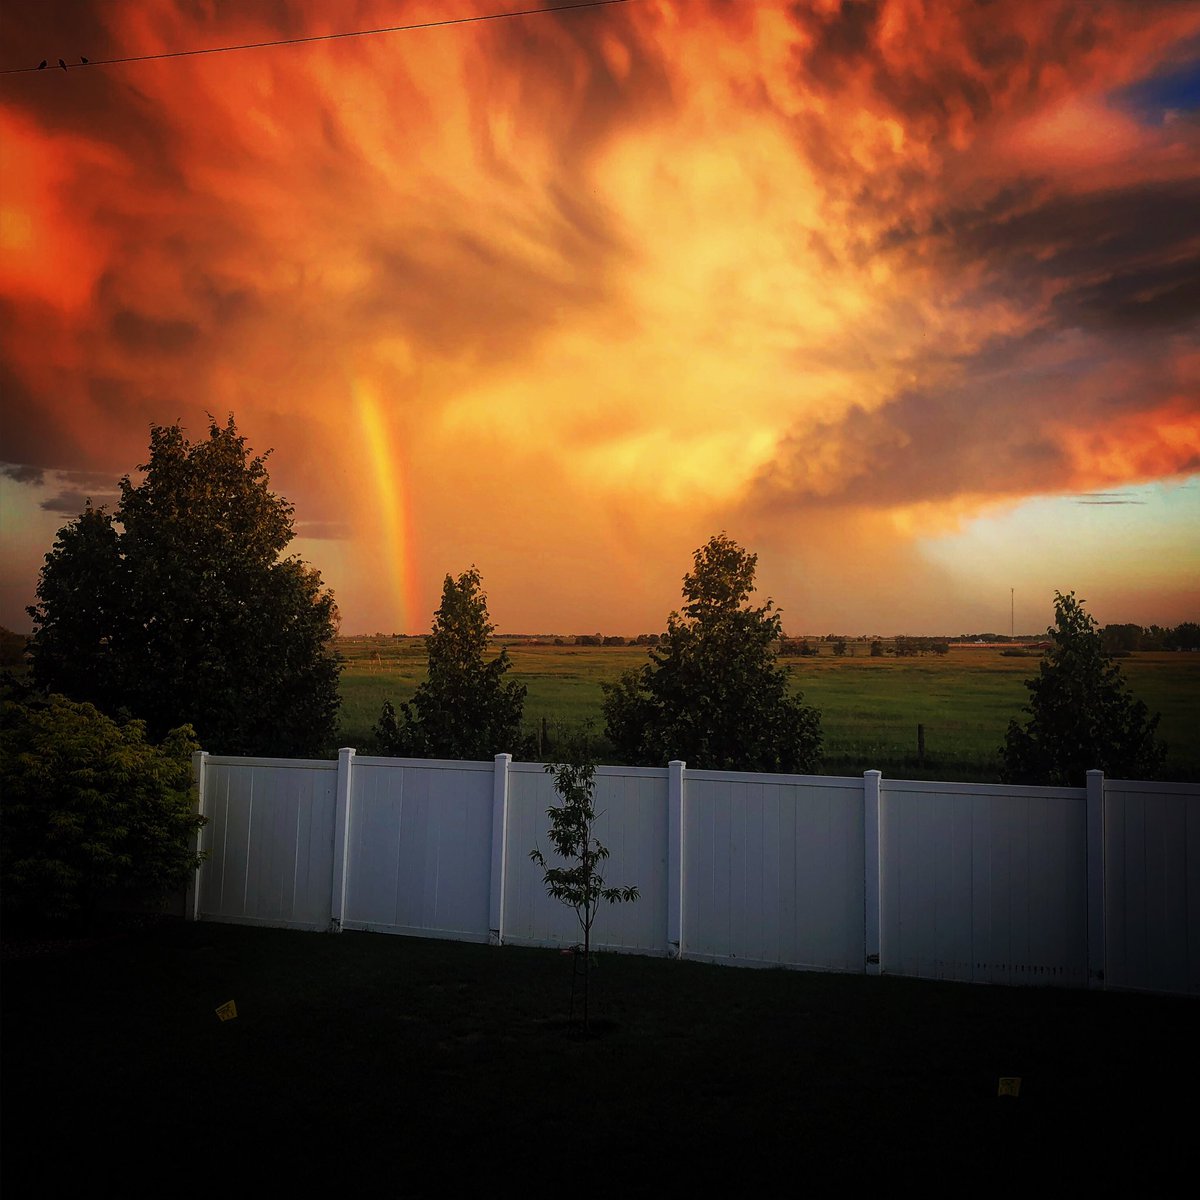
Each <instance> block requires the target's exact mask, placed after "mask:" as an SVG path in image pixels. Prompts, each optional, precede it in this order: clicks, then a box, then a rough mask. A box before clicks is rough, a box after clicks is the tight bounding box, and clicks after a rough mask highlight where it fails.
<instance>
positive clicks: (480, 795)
mask: <svg viewBox="0 0 1200 1200" xmlns="http://www.w3.org/2000/svg"><path fill="white" fill-rule="evenodd" d="M492 779H493V764H491V763H462V762H459V763H438V762H429V761H426V762H413V761H400V760H396V759H386V758H356V759H355V760H354V766H353V771H352V774H351V780H352V783H351V791H350V828H349V834H348V837H347V844H348V846H349V862H348V868H347V885H346V918H345V921H344V922H343V924H344V925H345V926H346V928H348V929H374V930H380V931H385V932H391V933H409V934H422V935H426V936H429V937H447V938H455V939H459V940H465V941H486V940H487V936H488V890H489V880H490V877H491V876H490V872H491V840H492Z"/></svg>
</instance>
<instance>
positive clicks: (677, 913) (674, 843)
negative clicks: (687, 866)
mask: <svg viewBox="0 0 1200 1200" xmlns="http://www.w3.org/2000/svg"><path fill="white" fill-rule="evenodd" d="M686 765H687V764H686V763H684V762H682V761H680V760H679V759H672V761H671V762H670V764H669V765H668V767H667V771H668V772H669V774H668V776H667V957H668V958H682V957H683V948H684V943H683V849H684V847H683V838H684V833H683V788H684V771H685V768H686Z"/></svg>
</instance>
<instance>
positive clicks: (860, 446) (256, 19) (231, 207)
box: [0, 0, 1200, 635]
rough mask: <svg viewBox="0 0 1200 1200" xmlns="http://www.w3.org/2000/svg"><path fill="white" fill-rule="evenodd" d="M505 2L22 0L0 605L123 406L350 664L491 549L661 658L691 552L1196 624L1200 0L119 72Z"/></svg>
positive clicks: (13, 103) (8, 178) (475, 40)
mask: <svg viewBox="0 0 1200 1200" xmlns="http://www.w3.org/2000/svg"><path fill="white" fill-rule="evenodd" d="M534 6H535V2H534V0H524V2H523V3H512V2H511V0H437V2H436V3H433V2H418V0H357V2H355V0H344V2H341V3H338V4H323V5H312V4H307V3H302V2H300V0H241V2H239V3H238V4H236V5H230V4H219V3H216V2H215V0H94V2H92V3H87V2H83V0H73V2H65V0H64V2H55V0H45V2H43V3H39V4H37V5H21V6H17V5H11V6H9V7H8V10H7V12H6V14H5V19H4V35H5V36H4V39H3V44H2V45H0V72H2V73H0V245H2V247H3V252H2V254H0V403H2V405H3V408H2V424H0V462H2V463H3V464H4V465H3V466H2V467H0V552H2V554H0V564H2V565H0V571H2V574H0V624H3V625H5V626H7V627H9V628H14V629H22V630H27V629H28V628H29V627H30V622H29V619H28V617H27V616H26V614H25V612H24V609H25V606H26V605H28V604H30V603H32V601H33V599H34V592H35V588H36V585H37V576H38V571H39V569H40V567H41V564H42V559H43V556H44V555H45V553H46V552H47V551H48V550H49V549H50V547H51V545H52V544H53V541H54V537H55V533H56V531H57V530H58V529H59V528H60V527H61V526H62V525H64V524H65V523H66V522H68V521H69V520H71V519H72V518H73V517H74V516H76V515H78V513H79V511H80V510H81V508H82V506H83V504H84V502H85V501H86V500H87V499H88V498H91V499H92V500H93V502H95V503H98V504H99V503H105V502H108V503H110V504H111V503H112V501H113V500H114V498H115V496H116V492H117V487H116V483H117V480H118V479H119V478H120V477H121V476H122V475H125V474H130V475H132V476H133V477H134V478H135V479H136V478H137V467H138V464H140V463H143V462H144V461H145V458H146V454H147V447H148V444H149V430H150V427H151V425H152V424H170V423H172V422H175V421H180V422H182V423H183V425H184V426H185V427H186V429H187V430H188V432H189V435H190V436H192V437H193V438H202V437H204V436H206V434H207V427H208V416H207V414H213V415H214V416H215V417H216V418H217V419H218V420H219V421H221V422H222V423H223V422H224V419H225V417H226V415H227V414H229V413H232V414H233V415H234V417H235V419H236V421H237V424H238V427H239V429H240V431H241V432H242V433H243V434H245V435H246V436H247V438H248V440H249V443H250V445H251V447H252V448H253V449H254V450H256V451H263V450H267V449H268V448H270V449H271V450H272V451H273V453H272V455H271V458H270V460H269V465H270V471H271V480H272V485H273V487H274V488H275V489H276V490H277V491H278V492H280V493H281V494H282V495H284V496H285V497H286V498H287V499H288V500H289V501H290V502H291V503H292V504H293V505H294V507H295V512H296V525H297V533H298V537H297V539H296V541H295V542H294V543H293V547H292V548H293V549H294V550H295V551H296V552H297V553H299V554H300V555H301V556H302V557H303V558H305V559H306V560H307V561H308V562H310V563H311V564H312V565H314V566H315V567H317V568H318V569H319V570H320V571H321V573H322V576H323V577H324V579H325V580H326V582H327V583H328V584H329V585H330V586H331V587H332V588H333V589H334V591H335V594H336V597H337V601H338V605H339V609H340V611H341V615H342V631H343V632H344V633H369V632H376V631H379V632H385V633H388V632H397V633H406V632H407V633H419V632H423V631H427V630H428V628H429V624H430V620H431V617H432V614H433V610H434V609H435V608H436V606H437V603H438V600H439V597H440V591H441V583H442V580H443V578H444V576H445V575H446V574H447V573H452V574H455V575H457V574H458V573H460V572H462V571H464V570H466V569H467V568H468V567H469V566H471V565H472V564H474V565H476V566H477V567H478V568H479V570H480V572H481V575H482V578H483V583H484V586H485V589H486V591H487V593H488V601H489V610H490V613H491V617H492V619H493V621H494V622H495V623H496V625H497V626H498V629H499V630H500V632H530V633H532V632H593V631H600V632H604V633H611V634H617V633H620V634H627V635H628V634H636V633H640V632H650V631H658V630H661V629H663V628H664V627H665V623H666V616H667V613H668V612H669V611H670V610H671V609H673V608H677V607H678V606H679V604H680V602H681V601H680V582H681V579H682V577H683V575H684V573H685V572H686V571H687V570H688V569H689V568H690V566H691V561H692V553H693V551H694V550H695V549H696V548H697V547H698V546H700V545H701V544H702V543H704V542H705V541H706V540H707V539H708V538H709V537H710V536H712V535H713V534H715V533H717V532H720V531H724V532H726V533H728V534H729V536H731V537H733V538H735V539H736V540H737V541H738V542H739V543H741V544H742V545H743V546H745V547H746V548H747V549H748V550H751V551H753V552H754V553H756V554H757V555H758V583H759V589H760V591H759V599H762V598H765V597H767V596H770V597H772V598H773V599H774V600H775V602H776V603H777V604H778V605H779V606H780V607H781V608H782V610H783V619H784V628H785V630H787V631H788V632H790V633H793V634H799V633H826V632H846V633H882V634H890V633H911V634H923V633H949V634H954V633H960V632H981V631H995V632H1008V631H1009V628H1010V621H1011V622H1013V623H1014V624H1015V627H1016V629H1017V631H1018V632H1020V631H1037V630H1041V629H1044V628H1045V627H1046V625H1047V624H1048V623H1049V622H1050V620H1051V619H1052V615H1053V613H1052V605H1053V595H1054V592H1055V590H1056V589H1057V590H1060V591H1063V592H1066V591H1072V590H1073V591H1075V592H1076V594H1077V595H1078V596H1079V597H1081V598H1082V599H1084V600H1085V602H1086V604H1087V607H1088V609H1089V611H1090V612H1091V613H1092V614H1093V615H1094V616H1095V617H1096V618H1097V619H1098V620H1099V621H1101V623H1107V622H1110V621H1113V622H1125V621H1132V622H1137V623H1139V624H1144V625H1148V624H1151V623H1158V624H1163V625H1173V624H1177V623H1178V622H1180V621H1183V620H1195V619H1200V321H1198V312H1200V217H1198V216H1197V214H1198V213H1200V5H1196V4H1190V3H1184V2H1177V0H1157V2H1156V0H1146V2H1144V3H1138V4H1131V3H1126V2H1122V0H1111V2H1109V0H1089V2H1086V3H1069V2H1059V0H1028V2H1025V0H1005V2H1003V3H1000V2H995V3H987V2H984V0H970V2H968V0H925V2H924V3H922V2H920V0H870V2H861V3H853V2H846V3H827V2H813V3H803V2H801V3H793V4H783V3H775V2H773V0H761V2H758V0H755V2H751V0H626V2H623V3H612V4H607V5H603V6H600V7H594V8H581V9H575V10H569V11H560V12H557V13H549V14H530V15H523V16H510V17H505V18H500V19H494V20H484V21H477V22H469V23H459V24H452V25H441V26H438V27H435V28H424V29H409V30H398V31H393V32H385V33H376V34H370V35H365V36H355V37H339V38H331V39H328V40H323V41H316V42H312V41H310V42H306V43H299V44H288V45H279V46H274V47H261V48H258V49H243V50H236V51H231V52H228V53H217V54H199V55H189V56H186V57H169V58H158V59H152V60H149V61H132V62H131V61H127V62H121V63H105V62H103V61H102V60H106V59H116V58H135V57H137V56H145V55H161V54H165V53H171V52H175V51H181V50H200V49H205V48H210V47H219V46H226V45H231V44H235V43H246V42H268V41H276V40H281V39H288V38H303V37H314V36H318V35H328V34H336V33H347V32H353V31H357V30H369V29H377V28H380V27H384V26H396V25H402V24H417V23H421V22H428V21H444V20H446V19H447V18H455V17H473V16H474V17H477V16H480V15H484V14H493V13H503V12H510V13H511V12H512V11H513V10H515V9H517V8H528V7H534ZM82 57H87V58H88V59H89V60H90V64H89V65H87V66H84V65H82V64H81V63H80V59H81V58H82ZM59 58H62V59H63V60H64V62H66V63H67V64H68V69H67V70H61V69H59V67H58V66H57V65H56V64H57V61H58V59H59ZM43 59H45V60H47V61H48V62H49V64H50V65H49V67H48V68H47V69H45V70H40V71H39V70H29V69H28V68H36V66H37V64H38V63H39V62H40V61H41V60H43ZM1010 604H1011V606H1012V610H1011V612H1010Z"/></svg>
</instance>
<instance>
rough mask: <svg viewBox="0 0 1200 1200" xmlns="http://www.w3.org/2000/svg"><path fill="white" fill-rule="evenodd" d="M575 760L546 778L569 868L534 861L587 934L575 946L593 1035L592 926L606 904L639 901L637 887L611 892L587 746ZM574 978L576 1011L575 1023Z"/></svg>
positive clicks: (550, 768)
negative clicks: (599, 836)
mask: <svg viewBox="0 0 1200 1200" xmlns="http://www.w3.org/2000/svg"><path fill="white" fill-rule="evenodd" d="M572 758H573V759H574V761H571V762H563V763H547V764H546V773H547V774H548V775H550V777H551V778H552V779H553V780H554V790H555V791H556V792H557V793H558V795H559V798H560V803H558V804H555V805H553V806H551V807H550V808H548V809H547V810H546V815H547V816H548V817H549V818H550V833H549V837H550V844H551V846H553V847H554V853H555V854H556V855H557V856H558V858H559V859H561V860H562V861H563V863H564V865H563V866H551V865H550V860H549V859H547V857H546V855H544V854H543V853H542V851H541V849H540V848H538V847H535V848H534V849H533V850H531V851H530V852H529V857H530V858H531V859H532V860H533V861H534V862H535V863H537V865H538V866H539V867H541V868H542V870H543V872H544V879H545V883H546V894H547V895H549V896H552V897H553V898H554V899H555V900H558V901H560V902H561V903H563V904H565V905H567V906H568V907H569V908H573V909H574V910H575V916H576V917H577V918H578V920H579V928H580V930H581V931H582V933H583V946H582V949H581V948H580V947H578V946H577V947H575V964H576V968H577V965H578V962H579V955H580V954H582V956H583V1032H584V1033H585V1034H586V1033H588V1032H589V1031H590V1028H591V1025H590V1018H591V1013H590V1009H589V983H590V977H591V967H592V924H593V922H594V921H595V920H596V913H597V912H598V911H599V908H600V905H601V904H625V903H629V902H632V901H634V900H636V899H637V898H638V894H639V893H638V889H637V888H636V887H605V885H604V877H603V876H602V875H601V874H600V871H599V864H600V863H602V862H604V861H605V859H607V858H608V850H607V848H606V847H604V846H603V845H601V843H600V841H599V840H598V839H597V838H596V837H595V835H594V834H593V832H592V830H593V826H594V824H595V821H596V817H597V813H596V806H595V794H596V764H595V761H594V760H593V759H592V758H591V757H590V756H589V755H588V754H587V751H586V749H585V748H583V747H582V746H579V747H577V748H575V750H574V751H573V754H572ZM574 1001H575V991H574V976H572V989H571V1009H572V1019H574Z"/></svg>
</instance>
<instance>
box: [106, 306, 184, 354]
mask: <svg viewBox="0 0 1200 1200" xmlns="http://www.w3.org/2000/svg"><path fill="white" fill-rule="evenodd" d="M109 328H110V330H111V332H112V336H113V338H114V339H115V341H116V342H117V343H118V344H119V345H120V346H122V347H123V348H124V349H126V350H129V351H131V352H133V353H135V354H145V353H153V354H167V355H173V354H178V353H180V352H181V351H183V350H189V349H191V348H192V346H194V345H195V344H196V342H197V341H198V340H199V339H200V327H199V326H198V325H197V324H196V323H195V322H193V321H172V320H161V319H160V318H158V317H151V316H146V315H145V314H143V313H139V312H134V311H133V310H132V309H129V308H121V309H118V310H117V311H116V312H115V313H114V314H113V316H112V320H111V322H110V323H109Z"/></svg>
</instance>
